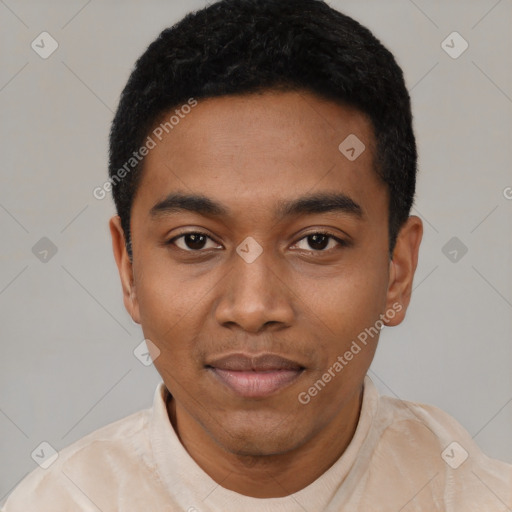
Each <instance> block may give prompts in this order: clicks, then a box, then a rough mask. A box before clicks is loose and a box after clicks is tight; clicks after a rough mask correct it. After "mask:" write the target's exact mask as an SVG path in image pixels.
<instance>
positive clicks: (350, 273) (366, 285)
mask: <svg viewBox="0 0 512 512" xmlns="http://www.w3.org/2000/svg"><path fill="white" fill-rule="evenodd" d="M386 289H387V277H386V274H385V268H384V269H383V268H382V264H377V263H376V262H372V264H368V265H364V264H361V262H359V263H357V264H354V265H350V266H347V267H345V268H343V269H342V270H340V272H338V273H337V274H336V275H332V276H330V278H329V279H328V280H320V281H319V280H312V281H309V280H308V281H303V282H302V285H301V286H300V291H298V294H299V296H300V297H301V298H302V300H303V301H304V302H305V304H307V306H308V307H307V308H306V309H305V310H304V311H305V312H307V313H306V314H307V315H308V316H309V317H310V319H311V320H310V321H311V322H312V323H313V324H315V325H316V326H317V328H318V330H319V331H322V332H323V333H325V335H326V336H328V337H330V338H332V337H333V336H336V339H337V340H339V341H338V344H339V345H343V344H344V343H347V342H348V343H350V341H351V340H352V339H354V338H355V337H357V335H358V334H359V333H360V332H361V331H363V330H364V329H365V328H367V327H370V326H372V325H374V324H375V322H376V320H378V319H379V315H380V314H381V313H383V312H384V311H383V308H384V307H385V304H386ZM337 348H338V349H339V347H337Z"/></svg>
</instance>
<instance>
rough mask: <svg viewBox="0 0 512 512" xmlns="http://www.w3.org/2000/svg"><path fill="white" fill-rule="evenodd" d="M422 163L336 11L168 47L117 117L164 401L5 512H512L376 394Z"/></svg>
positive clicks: (179, 35)
mask: <svg viewBox="0 0 512 512" xmlns="http://www.w3.org/2000/svg"><path fill="white" fill-rule="evenodd" d="M416 160H417V154H416V146H415V139H414V134H413V130H412V116H411V110H410V99H409V95H408V93H407V89H406V87H405V84H404V80H403V76H402V72H401V70H400V68H399V67H398V65H397V64H396V62H395V60H394V58H393V56H392V55H391V54H390V53H389V51H387V50H386V49H385V48H384V47H383V46H382V45H381V44H380V42H379V41H378V40H377V39H376V38H375V37H374V36H373V35H372V34H371V33H370V32H369V31H368V30H367V29H366V28H364V27H362V26H361V25H359V24H358V23H357V22H355V21H354V20H352V19H350V18H348V17H347V16H344V15H342V14H341V13H339V12H337V11H335V10H333V9H331V8H330V7H329V6H328V5H327V4H326V3H323V2H321V1H319V0H295V1H286V0H223V1H220V2H218V3H216V4H213V5H212V6H210V7H208V8H206V9H203V10H201V11H199V12H197V13H194V14H189V15H188V16H187V17H185V18H184V20H182V21H181V22H180V23H179V24H177V25H176V26H174V27H172V28H170V29H167V30H164V31H163V32H162V33H161V34H160V36H159V37H158V38H157V39H156V40H155V41H154V42H153V43H152V44H151V45H150V46H149V47H148V49H147V50H146V52H145V53H144V54H143V55H142V56H141V58H140V59H139V60H138V61H137V63H136V66H135V69H134V71H133V73H132V75H131V76H130V79H129V81H128V83H127V85H126V87H125V89H124V91H123V93H122V97H121V100H120V104H119V108H118V110H117V113H116V116H115V119H114V121H113V125H112V130H111V137H110V165H109V172H110V181H109V186H108V187H107V188H108V189H110V188H111V189H112V191H113V195H114V199H115V202H116V207H117V213H118V216H115V217H114V218H112V219H111V221H110V229H111V233H112V240H113V249H114V255H115V259H116V262H117V265H118V268H119V274H120V278H121V283H122V289H123V295H124V303H125V306H126V308H127V310H128V312H129V313H130V315H131V317H132V318H133V320H134V321H135V322H137V323H140V324H141V326H142V329H143V332H144V336H145V338H146V340H147V344H148V348H149V351H150V353H151V356H152V358H153V361H154V364H155V367H156V368H157V370H158V372H159V373H160V375H161V376H162V379H163V382H162V383H161V384H160V385H159V386H158V388H157V390H156V392H155V397H154V405H153V407H152V408H151V409H148V410H144V411H140V412H139V413H136V414H133V415H131V416H129V417H127V418H124V419H122V420H120V421H117V422H115V423H112V424H110V425H107V426H106V427H103V428H101V429H99V430H97V431H95V432H93V433H92V434H89V435H88V436H86V437H84V438H82V439H81V440H79V441H78V442H76V443H74V444H73V445H71V446H69V447H67V448H66V449H64V450H62V451H61V452H60V454H59V457H58V459H57V460H56V461H55V462H54V463H53V464H52V465H51V466H50V467H49V468H48V469H46V470H43V469H41V468H38V469H37V470H35V471H34V472H33V473H31V475H29V476H28V477H27V478H26V479H25V480H24V481H23V482H22V483H21V484H20V485H19V487H18V488H17V489H16V490H15V491H14V492H13V494H12V495H11V496H10V498H9V500H8V501H7V504H6V506H5V512H18V511H24V512H29V511H32V510H33V511H35V510H37V511H39V512H42V511H50V510H52V511H68V510H73V511H75V510H83V511H89V510H90V511H92V510H101V511H104V512H106V511H114V510H116V511H128V510H130V511H138V510H141V511H142V510H144V511H147V510H159V511H160V510H169V511H179V510H187V511H210V510H211V511H214V510H215V511H222V512H229V511H234V510H236V511H244V512H247V511H269V512H273V511H276V512H277V511H282V512H287V511H299V510H307V511H324V510H325V511H345V512H349V511H372V512H373V511H395V512H396V511H428V512H432V511H461V512H462V511H464V512H468V511H483V510H485V511H491V510H492V511H504V510H508V509H510V507H511V506H512V466H511V465H509V464H506V463H504V462H500V461H498V460H492V459H489V458H488V457H486V456H485V455H484V454H483V453H482V452H481V451H480V449H479V448H478V446H477V445H476V444H475V443H474V441H473V440H472V439H471V436H470V435H469V434H468V433H467V432H466V430H465V429H464V428H463V427H462V426H460V425H459V424H458V423H457V422H456V421H455V420H454V419H453V418H451V417H450V416H448V415H447V414H446V413H444V412H442V411H441V410H439V409H437V408H435V407H433V406H428V405H422V404H416V403H411V402H403V401H400V400H397V399H394V398H389V397H380V396H379V394H378V392H377V389H376V387H375V386H374V384H373V383H372V381H371V380H370V378H369V377H367V376H366V373H367V371H368V368H369V366H370V364H371V362H372V359H373V356H374V353H375V350H376V347H377V341H378V338H379V332H380V329H382V327H383V326H384V325H386V326H395V325H398V324H400V323H401V322H402V320H403V319H404V317H405V313H406V310H407V307H408V305H409V301H410V298H411V289H412V282H413V277H414V272H415V269H416V265H417V260H418V251H419V246H420V243H421V238H422V223H421V220H420V219H419V218H418V217H415V216H410V215H409V213H410V209H411V206H412V203H413V199H414V191H415V177H416ZM98 193H100V191H98ZM397 367H398V365H397ZM507 507H508V508H507Z"/></svg>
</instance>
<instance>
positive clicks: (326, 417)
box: [111, 92, 421, 455]
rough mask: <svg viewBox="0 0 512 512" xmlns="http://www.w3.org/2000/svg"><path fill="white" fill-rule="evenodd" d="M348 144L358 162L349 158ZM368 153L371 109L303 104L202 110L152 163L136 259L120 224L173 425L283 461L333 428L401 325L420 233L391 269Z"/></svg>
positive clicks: (135, 309)
mask: <svg viewBox="0 0 512 512" xmlns="http://www.w3.org/2000/svg"><path fill="white" fill-rule="evenodd" d="M351 134H353V135H355V136H356V137H357V138H358V139H359V140H360V141H361V142H362V143H363V144H364V146H365V149H364V151H363V152H362V153H361V154H360V155H359V156H357V152H358V148H359V147H360V146H356V147H355V152H353V151H350V147H349V148H345V151H341V150H340V149H339V146H340V143H342V142H343V141H344V140H345V139H346V138H347V137H348V136H349V135H351ZM349 140H350V139H349ZM352 140H353V139H352ZM374 144H375V140H374V134H373V130H372V125H371V123H370V121H369V120H368V119H367V118H366V117H365V116H364V115H363V114H362V113H360V112H358V111H357V110H354V109H353V108H349V107H344V106H340V105H337V104H335V103H332V102H329V101H326V100H323V99H319V98H317V97H316V96H313V95H311V94H309V93H306V92H300V93H299V92H266V93H264V94H258V95H248V96H229V97H223V98H214V99H207V100H201V101H199V103H198V105H197V106H196V107H195V108H194V109H192V111H191V112H190V113H189V114H187V116H185V117H184V118H182V119H181V120H180V122H179V124H178V125H176V126H175V127H174V128H173V129H172V131H169V133H168V134H166V135H165V137H163V138H162V140H161V142H159V143H158V144H157V145H156V147H155V148H154V149H152V150H151V151H150V152H149V154H148V155H147V156H146V160H145V165H144V171H143V174H142V178H141V181H140V184H139V186H138V189H137V193H136V196H135V199H134V203H133V207H132V217H131V230H132V231H131V233H132V247H133V263H131V262H130V261H129V258H128V256H127V254H126V250H125V249H124V240H123V235H122V230H121V228H120V223H119V218H117V217H116V218H114V219H112V221H111V230H112V235H113V239H114V251H115V254H116V260H117V262H118V266H119V270H120V274H121V279H122V282H123V289H124V297H125V305H126V307H127V309H128V311H129V312H130V314H131V315H132V318H133V319H134V320H135V321H136V322H138V323H140V324H141V325H142V329H143V332H144V336H145V338H147V339H149V340H151V342H152V343H153V344H154V345H155V346H156V347H157V349H158V350H156V351H153V355H154V357H155V359H154V364H155V366H156V368H157V370H158V372H159V373H160V375H161V376H162V378H163V380H164V382H165V384H166V386H167V388H168V389H169V391H170V392H171V394H172V396H173V397H174V400H175V407H176V414H177V415H178V417H179V415H180V414H181V415H182V416H183V417H184V418H185V417H187V418H189V419H191V421H194V422H195V424H196V425H198V426H200V427H201V428H202V429H203V431H205V432H207V433H208V435H209V436H210V437H211V438H212V439H213V440H214V441H215V442H216V443H217V444H218V445H220V446H221V447H223V448H224V449H225V450H226V451H228V452H231V453H234V454H235V453H236V454H252V455H268V454H276V453H285V452H288V451H290V450H293V449H295V448H297V447H300V446H301V445H303V444H304V443H306V442H307V441H308V440H309V439H311V438H312V437H313V436H315V435H316V434H318V433H319V432H321V431H322V429H325V428H326V427H327V426H328V425H329V424H331V423H332V422H333V421H335V420H336V418H339V417H340V415H342V414H343V413H344V411H346V408H347V406H348V404H349V403H351V401H353V399H354V396H356V395H357V393H358V392H360V390H361V387H362V383H363V379H364V376H365V374H366V372H367V370H368V367H369V365H370V363H371V361H372V358H373V355H374V352H375V349H376V345H377V340H378V334H375V331H376V329H375V326H377V327H379V326H381V325H382V324H383V323H384V324H387V325H396V324H397V323H400V321H401V320H402V318H403V315H404V314H405V309H406V307H407V304H408V300H409V295H410V285H411V283H412V274H413V273H414V269H415V267H416V261H417V250H418V246H419V243H420V239H421V221H419V219H417V218H412V217H411V218H410V221H409V222H408V223H407V224H406V226H405V227H404V228H403V229H402V232H401V235H400V237H399V240H398V242H397V247H396V249H395V254H394V258H393V260H392V261H390V259H389V254H388V192H387V188H386V186H385V185H384V183H383V182H381V180H380V179H379V178H378V176H377V175H376V173H375V171H374V170H373V167H374ZM352 146H353V144H352ZM347 156H350V158H348V157H347ZM354 156H357V158H355V159H354ZM187 196H194V198H192V197H187ZM411 219H412V220H411ZM415 219H416V220H415ZM391 310H393V314H392V315H391V314H390V313H389V312H390V311H391ZM381 315H384V319H383V317H382V316H381ZM372 327H373V330H371V328H372ZM365 329H366V331H365ZM368 329H370V332H372V333H373V336H368V334H367V336H366V343H363V342H362V341H361V339H362V338H364V335H363V336H361V335H362V333H364V332H366V333H368ZM354 342H355V343H356V345H357V346H358V347H359V351H358V350H357V348H355V346H354ZM348 353H352V357H350V356H349V354H348ZM157 354H158V357H156V356H157ZM231 356H233V357H231ZM260 356H261V357H260ZM340 358H341V359H340ZM341 361H343V363H342V362H341ZM336 362H338V365H336ZM340 366H341V369H340ZM326 374H329V375H330V376H331V378H330V379H329V378H328V377H325V375H326ZM319 380H320V381H322V382H323V385H322V384H319V383H318V381H319ZM326 381H328V382H326ZM315 383H316V384H315ZM315 389H316V392H315Z"/></svg>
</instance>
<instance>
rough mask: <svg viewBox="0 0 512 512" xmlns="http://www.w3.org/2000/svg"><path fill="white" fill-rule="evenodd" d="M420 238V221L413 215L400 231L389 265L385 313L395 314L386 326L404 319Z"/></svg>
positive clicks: (416, 262)
mask: <svg viewBox="0 0 512 512" xmlns="http://www.w3.org/2000/svg"><path fill="white" fill-rule="evenodd" d="M422 236H423V223H422V221H421V219H420V218H419V217H416V216H415V215H412V216H410V217H409V218H408V219H407V221H406V222H405V223H404V225H403V226H402V228H401V229H400V232H399V234H398V237H397V241H396V245H395V250H394V251H393V258H392V260H391V261H390V264H389V265H390V266H389V282H388V291H387V298H386V311H390V310H394V311H395V312H396V314H394V315H393V318H392V319H389V320H387V321H386V322H385V323H386V325H389V326H394V325H398V324H400V323H401V322H402V321H403V319H404V318H405V313H406V310H407V307H408V306H409V302H410V300H411V294H412V284H413V279H414V273H415V271H416V267H417V264H418V254H419V248H420V244H421V239H422Z"/></svg>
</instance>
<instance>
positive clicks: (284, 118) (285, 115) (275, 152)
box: [134, 91, 386, 213]
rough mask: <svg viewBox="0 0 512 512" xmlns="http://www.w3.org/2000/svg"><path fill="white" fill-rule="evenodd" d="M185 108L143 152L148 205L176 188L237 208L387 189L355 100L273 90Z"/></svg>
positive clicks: (364, 195)
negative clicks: (319, 192)
mask: <svg viewBox="0 0 512 512" xmlns="http://www.w3.org/2000/svg"><path fill="white" fill-rule="evenodd" d="M176 110H178V111H179V107H177V108H175V109H173V110H172V111H171V112H168V113H166V115H164V116H163V117H162V119H161V120H160V123H165V121H166V120H168V119H169V118H170V117H171V116H172V115H174V114H175V113H176ZM186 111H188V113H187V114H184V113H183V112H181V116H180V117H179V121H178V122H177V123H176V120H177V118H175V119H174V123H173V125H172V128H171V125H169V124H168V125H167V130H160V132H162V131H163V134H161V135H160V138H161V140H159V139H157V138H155V137H154V136H153V138H154V139H155V142H156V147H154V149H152V150H151V151H150V152H149V153H148V155H147V156H146V158H145V162H144V170H143V175H142V179H141V181H140V184H139V190H138V192H137V195H136V201H139V202H143V203H144V206H145V209H146V210H149V209H151V208H153V206H154V205H155V204H156V202H157V201H162V200H163V199H164V198H165V196H166V195H168V194H169V193H171V192H172V191H175V190H178V189H179V190H180V191H187V192H189V193H191V194H192V193H195V194H197V193H200V194H202V195H204V196H208V197H214V198H216V200H217V201H218V202H220V203H224V204H229V205H231V206H232V207H233V208H232V209H233V211H237V212H238V213H239V212H240V210H243V209H244V205H248V204H250V205H251V206H252V207H253V208H254V207H256V208H258V207H259V208H260V209H267V208H268V207H269V206H270V204H275V202H276V201H279V200H282V199H283V198H284V197H285V196H286V197H290V198H291V197H297V196H300V195H304V193H305V192H310V193H312V192H315V191H317V190H322V191H324V192H325V191H326V190H327V191H329V190H331V191H336V192H342V193H345V194H346V195H348V196H349V197H351V198H352V199H355V198H357V202H358V203H359V204H363V205H365V203H371V201H370V199H371V197H372V196H374V195H375V194H380V195H382V196H386V190H385V186H384V184H383V183H381V181H380V180H379V179H378V177H377V175H376V173H375V172H374V168H373V161H374V148H375V140H374V134H373V127H372V124H371V122H370V120H369V119H368V118H367V117H366V116H365V115H364V114H362V113H361V112H360V111H358V110H356V109H355V108H353V107H349V106H344V105H340V104H337V103H334V102H331V101H328V100H325V99H323V98H319V97H317V96H315V95H312V94H310V93H307V92H275V91H272V92H265V93H262V94H251V95H243V96H225V97H219V98H209V99H203V100H199V101H198V104H197V106H195V107H194V108H193V109H191V110H190V111H189V109H186ZM160 126H163V124H160ZM152 133H154V131H153V132H152ZM347 150H348V152H347ZM354 156H355V158H354ZM134 206H135V205H134ZM367 207H370V208H371V207H372V204H367V205H366V206H363V208H367Z"/></svg>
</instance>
